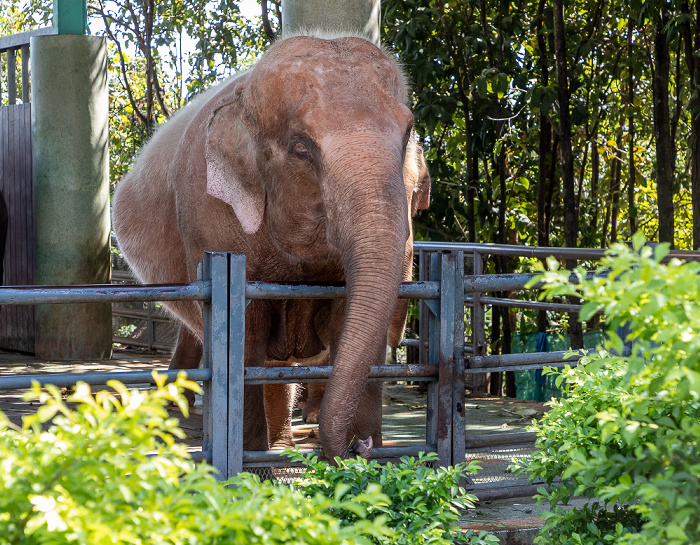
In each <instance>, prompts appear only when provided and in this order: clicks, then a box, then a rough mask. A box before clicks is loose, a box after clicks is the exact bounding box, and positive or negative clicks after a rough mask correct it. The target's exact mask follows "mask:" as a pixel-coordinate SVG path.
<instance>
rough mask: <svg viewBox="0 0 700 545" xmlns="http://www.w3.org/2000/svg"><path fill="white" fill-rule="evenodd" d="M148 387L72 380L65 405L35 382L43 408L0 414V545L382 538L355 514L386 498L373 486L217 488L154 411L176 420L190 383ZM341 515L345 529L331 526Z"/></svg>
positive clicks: (378, 527)
mask: <svg viewBox="0 0 700 545" xmlns="http://www.w3.org/2000/svg"><path fill="white" fill-rule="evenodd" d="M157 380H158V388H157V389H156V390H154V391H151V392H141V391H137V390H131V391H129V390H127V389H126V388H125V387H124V386H123V385H122V384H120V383H118V382H110V383H109V385H110V386H111V387H112V388H113V389H114V390H115V391H116V393H117V394H118V395H114V394H112V393H109V392H106V391H102V392H98V393H96V394H92V393H91V392H90V388H89V387H88V386H87V385H86V384H78V385H77V387H76V389H75V393H74V394H72V395H71V396H70V397H69V398H68V400H67V401H68V402H71V403H75V408H74V409H70V408H69V407H68V406H67V405H66V403H64V401H63V400H62V399H61V394H60V392H59V390H58V389H57V388H55V387H50V386H49V387H47V389H46V390H45V391H44V390H41V389H40V388H39V386H38V385H36V384H35V386H34V388H33V389H32V391H31V392H30V394H29V396H28V397H29V399H36V400H39V401H40V402H41V403H42V404H43V405H42V406H41V407H40V408H39V411H38V413H37V414H36V415H33V416H28V417H25V419H24V424H23V427H22V428H21V429H17V428H15V427H14V426H12V425H11V424H10V422H9V421H8V420H7V418H6V417H5V415H4V414H2V413H0V543H2V544H14V543H27V544H54V543H56V544H58V543H61V544H66V543H68V544H73V543H76V544H89V545H95V544H101V543H114V544H139V543H143V544H150V543H153V544H156V543H158V544H162V543H165V544H188V545H194V544H205V543H206V544H208V543H261V544H270V545H272V544H276V543H291V544H319V545H320V544H328V543H332V544H351V543H362V544H369V543H371V540H370V538H376V539H378V538H380V537H381V536H384V535H388V534H389V533H390V531H389V530H388V529H387V528H386V526H385V525H384V524H383V520H382V519H373V520H368V519H367V518H366V517H365V515H366V513H367V509H368V506H370V505H374V504H379V503H381V502H384V501H386V496H384V495H382V494H381V493H380V492H379V491H378V489H377V488H368V489H367V490H366V491H365V492H363V493H360V494H354V495H350V494H345V493H343V494H335V495H332V497H326V496H322V495H317V496H312V497H309V496H308V495H303V494H301V493H300V492H297V491H294V490H291V489H290V488H289V487H286V486H283V485H273V484H270V483H267V482H266V483H260V482H259V480H258V479H257V477H254V476H252V475H250V474H244V475H242V476H240V477H238V478H235V479H233V480H231V481H229V483H228V485H229V486H224V485H222V483H220V482H217V481H216V478H215V475H214V470H213V468H212V467H211V466H208V465H207V464H196V465H195V464H193V463H192V460H191V459H190V457H189V455H188V454H187V452H186V450H185V447H184V446H183V445H182V444H178V443H177V442H176V439H179V438H182V437H183V435H184V434H183V432H182V430H180V429H179V428H178V426H177V420H176V419H174V418H170V417H169V416H168V413H167V411H166V408H165V405H166V403H167V402H169V401H175V402H177V403H178V404H179V405H180V407H181V409H182V410H183V412H186V411H187V405H186V402H185V401H184V398H183V397H182V396H181V395H180V390H181V389H182V388H183V387H188V388H191V389H195V388H196V384H194V383H191V382H188V381H186V380H184V378H182V377H181V378H179V379H178V381H177V382H176V383H173V384H169V385H165V384H164V380H165V379H164V377H162V376H161V377H157ZM149 452H156V453H157V455H156V456H148V453H149ZM341 495H342V498H341V497H340V496H341ZM341 511H342V512H352V513H354V514H355V515H356V518H355V520H354V522H353V523H351V524H348V523H347V521H343V523H342V524H341V521H340V520H338V519H337V518H335V516H334V513H336V512H341Z"/></svg>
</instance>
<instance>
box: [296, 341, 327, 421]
mask: <svg viewBox="0 0 700 545" xmlns="http://www.w3.org/2000/svg"><path fill="white" fill-rule="evenodd" d="M299 363H300V364H301V365H316V366H319V367H323V366H328V365H330V363H331V352H330V350H324V351H323V352H321V353H320V354H319V355H318V356H315V357H313V358H308V359H305V360H302V361H300V362H299ZM325 391H326V383H325V382H310V383H308V384H307V385H306V401H305V403H304V407H303V408H302V410H301V418H302V420H304V422H307V423H309V424H318V413H319V411H320V410H321V401H323V394H324V393H325Z"/></svg>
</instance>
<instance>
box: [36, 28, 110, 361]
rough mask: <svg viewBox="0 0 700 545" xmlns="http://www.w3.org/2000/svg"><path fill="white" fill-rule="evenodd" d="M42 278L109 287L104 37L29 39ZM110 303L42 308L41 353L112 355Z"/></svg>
mask: <svg viewBox="0 0 700 545" xmlns="http://www.w3.org/2000/svg"><path fill="white" fill-rule="evenodd" d="M30 51H31V68H32V169H33V187H34V226H35V268H36V270H35V281H36V283H37V284H40V285H75V284H109V282H110V263H109V233H110V223H109V156H108V153H109V152H108V147H107V145H108V129H109V125H108V121H109V103H108V86H107V45H106V41H105V39H104V38H99V37H94V36H78V35H53V36H37V37H34V38H32V39H31V45H30ZM111 350H112V319H111V305H110V304H103V303H102V304H75V305H39V306H37V307H36V354H37V356H38V357H40V358H42V359H47V360H82V359H98V358H109V357H111Z"/></svg>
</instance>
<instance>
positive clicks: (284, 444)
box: [270, 437, 296, 450]
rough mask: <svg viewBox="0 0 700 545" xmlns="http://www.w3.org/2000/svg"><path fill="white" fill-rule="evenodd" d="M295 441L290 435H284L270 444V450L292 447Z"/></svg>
mask: <svg viewBox="0 0 700 545" xmlns="http://www.w3.org/2000/svg"><path fill="white" fill-rule="evenodd" d="M295 446H296V443H295V442H294V439H292V438H291V437H285V438H284V439H278V440H277V441H275V442H274V443H272V444H271V445H270V450H284V449H286V448H294V447H295Z"/></svg>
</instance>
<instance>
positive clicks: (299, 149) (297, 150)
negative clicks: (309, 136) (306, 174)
mask: <svg viewBox="0 0 700 545" xmlns="http://www.w3.org/2000/svg"><path fill="white" fill-rule="evenodd" d="M292 151H293V153H294V155H296V156H297V157H299V158H301V159H306V160H309V161H310V160H312V157H311V152H309V150H308V148H307V147H306V145H305V144H304V143H303V142H296V143H295V144H294V147H293V148H292Z"/></svg>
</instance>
